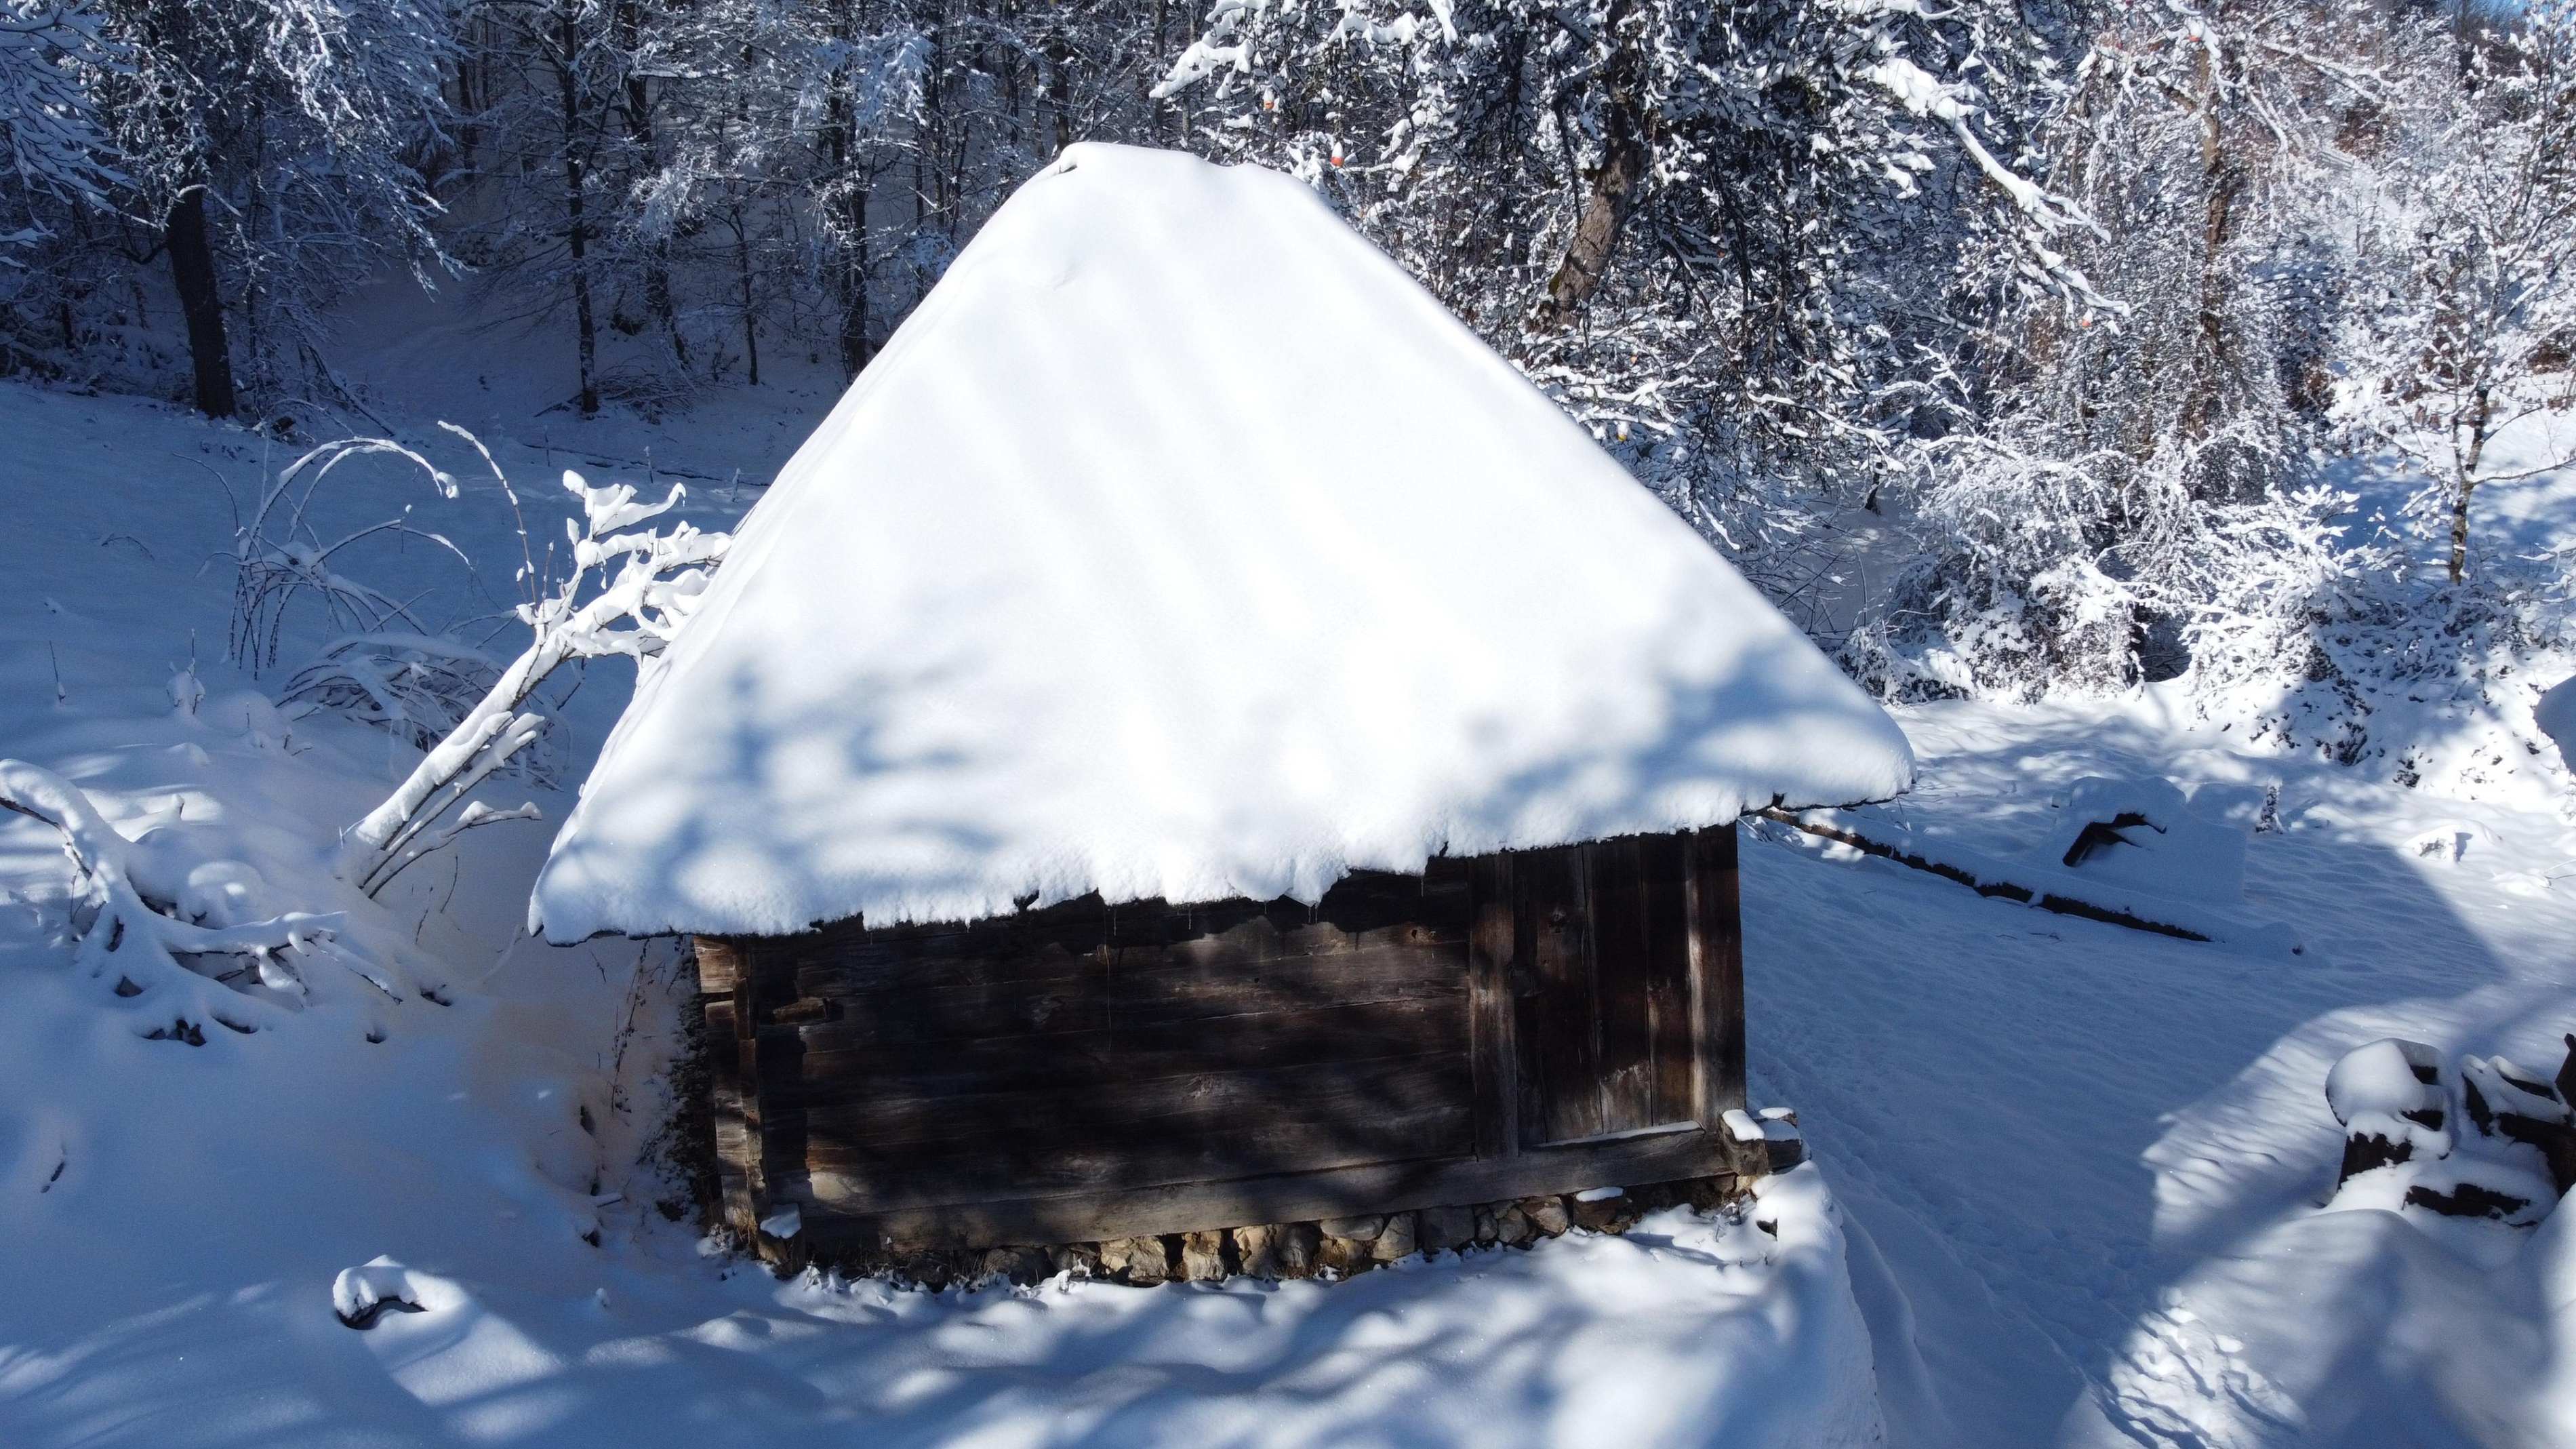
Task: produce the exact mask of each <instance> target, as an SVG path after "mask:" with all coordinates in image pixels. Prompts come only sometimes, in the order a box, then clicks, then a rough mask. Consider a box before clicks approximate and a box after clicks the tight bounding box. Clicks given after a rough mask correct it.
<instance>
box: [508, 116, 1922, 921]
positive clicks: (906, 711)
mask: <svg viewBox="0 0 2576 1449" xmlns="http://www.w3.org/2000/svg"><path fill="white" fill-rule="evenodd" d="M1911 772H1912V761H1911V758H1910V756H1909V755H1908V753H1907V751H1906V747H1905V742H1904V739H1903V737H1902V736H1901V735H1900V734H1899V733H1898V732H1897V730H1896V729H1895V727H1894V726H1893V725H1891V724H1890V723H1889V722H1888V720H1887V719H1886V717H1885V716H1884V715H1883V714H1882V713H1881V712H1880V711H1879V709H1878V708H1877V706H1875V705H1874V704H1872V703H1871V702H1870V701H1869V700H1868V698H1867V697H1865V696H1864V695H1863V694H1862V693H1861V692H1860V691H1859V690H1858V689H1857V688H1856V687H1855V686H1853V685H1852V684H1851V683H1850V681H1848V680H1847V679H1845V678H1844V677H1843V676H1842V674H1841V673H1840V672H1839V671H1838V670H1836V669H1835V668H1834V666H1833V665H1832V664H1831V663H1829V662H1828V661H1827V660H1826V659H1825V658H1824V656H1823V655H1822V654H1820V653H1819V652H1817V650H1816V649H1815V647H1814V646H1813V645H1811V644H1809V643H1808V642H1807V640H1806V638H1805V637H1804V636H1803V635H1801V634H1800V633H1799V632H1798V631H1797V630H1796V629H1795V628H1793V627H1792V626H1791V625H1790V624H1789V623H1788V622H1787V621H1786V620H1784V619H1783V618H1781V617H1780V615H1779V613H1778V612H1777V611H1775V610H1774V609H1773V608H1772V607H1771V605H1770V604H1769V603H1768V602H1766V601H1765V600H1764V599H1763V597H1762V596H1761V595H1760V594H1759V593H1758V592H1757V591H1756V590H1755V589H1754V588H1753V587H1752V586H1751V585H1749V584H1747V583H1746V582H1745V581H1744V580H1743V579H1742V578H1740V577H1739V576H1737V574H1736V573H1735V572H1734V570H1733V569H1732V568H1731V567H1730V566H1729V565H1728V564H1727V563H1726V562H1725V561H1724V560H1722V559H1721V558H1720V557H1719V556H1718V555H1717V553H1716V552H1715V551H1714V550H1712V549H1710V548H1709V547H1708V546H1707V545H1706V544H1705V543H1703V542H1702V541H1701V540H1700V538H1699V537H1698V536H1697V535H1696V534H1694V533H1693V532H1692V531H1691V529H1690V528H1689V526H1688V525H1686V524H1684V523H1683V522H1682V521H1681V520H1680V519H1679V518H1677V517H1675V516H1674V515H1673V514H1672V512H1671V511H1670V510H1668V509H1666V508H1665V507H1664V506H1663V505H1662V504H1661V503H1659V502H1657V501H1656V499H1655V498H1654V496H1653V495H1652V494H1650V493H1648V492H1647V491H1645V490H1644V489H1641V488H1639V487H1637V486H1636V484H1635V483H1634V482H1633V481H1631V480H1630V479H1629V477H1628V476H1627V474H1626V473H1624V472H1623V471H1621V469H1620V468H1619V466H1618V464H1617V463H1615V462H1614V461H1612V460H1611V458H1610V457H1609V456H1608V455H1607V454H1605V453H1603V452H1602V451H1601V449H1600V448H1599V447H1598V446H1597V445H1596V444H1594V443H1593V441H1592V440H1591V439H1590V438H1589V437H1587V436H1586V435H1585V434H1584V433H1583V431H1582V430H1581V429H1580V428H1578V427H1576V426H1575V425H1574V424H1573V423H1572V422H1570V421H1568V420H1567V418H1566V417H1565V415H1564V414H1563V412H1562V411H1560V410H1559V409H1558V408H1557V407H1556V405H1555V404H1554V403H1552V402H1550V401H1549V400H1548V399H1547V398H1546V397H1545V396H1544V395H1542V394H1541V393H1540V392H1539V391H1538V390H1537V389H1536V388H1534V387H1533V386H1531V385H1530V384H1529V383H1528V382H1527V381H1526V380H1524V379H1523V378H1522V377H1521V376H1520V375H1519V374H1518V373H1517V372H1515V371H1513V370H1512V368H1511V367H1510V366H1509V365H1508V364H1506V363H1505V362H1503V361H1502V360H1501V359H1500V358H1498V357H1496V356H1494V355H1493V354H1492V353H1491V352H1489V351H1488V350H1487V349H1486V348H1485V346H1484V345H1483V344H1482V343H1480V342H1479V341H1477V340H1476V338H1475V336H1474V334H1472V333H1470V332H1469V331H1468V330H1467V329H1466V327H1464V326H1463V325H1461V324H1460V323H1459V322H1458V321H1457V320H1456V319H1454V318H1453V317H1451V316H1450V315H1449V314H1448V313H1447V312H1446V311H1445V310H1443V309H1442V307H1441V306H1440V304H1439V302H1438V301H1437V300H1436V299H1434V298H1433V297H1432V296H1431V295H1430V294H1429V293H1428V292H1426V291H1424V290H1423V289H1422V288H1421V287H1420V286H1419V285H1418V284H1416V283H1415V282H1414V281H1413V280H1412V279H1411V278H1409V277H1407V276H1406V275H1405V273H1404V271H1403V270H1402V269H1401V268H1400V267H1398V266H1397V265H1396V264H1395V263H1394V262H1392V261H1390V260H1389V259H1387V258H1386V257H1385V256H1384V255H1382V254H1381V253H1379V252H1378V251H1377V250H1376V249H1375V248H1373V247H1371V246H1370V245H1369V244H1368V243H1367V242H1365V241H1363V240H1361V239H1360V238H1359V237H1358V236H1357V235H1356V234H1354V233H1353V232H1351V231H1350V230H1349V229H1348V228H1347V227H1346V226H1344V225H1343V224H1342V222H1341V221H1340V220H1338V219H1337V218H1335V217H1334V216H1333V215H1332V213H1331V212H1330V211H1329V210H1327V209H1326V207H1325V206H1324V204H1323V203H1322V202H1321V201H1320V200H1318V199H1317V198H1316V197H1315V195H1314V193H1313V192H1312V191H1311V190H1309V189H1308V188H1307V187H1305V186H1303V185H1301V184H1299V183H1297V182H1295V181H1292V180H1290V179H1289V178H1287V177H1284V176H1281V175H1278V174H1275V173H1272V172H1267V171H1262V170H1259V169H1257V168H1252V167H1232V168H1228V167H1217V166H1211V165H1209V164H1207V163H1205V162H1202V161H1198V160H1195V159H1192V158H1190V157H1188V156H1184V155H1179V154H1175V153H1167V152H1152V151H1139V150H1132V149H1128V148H1124V147H1114V146H1096V145H1079V146H1075V147H1073V148H1071V149H1070V150H1068V151H1067V152H1066V153H1065V155H1064V157H1063V159H1062V160H1061V161H1059V162H1058V163H1057V164H1056V165H1054V166H1053V167H1050V168H1049V169H1048V170H1047V171H1045V172H1043V173H1041V174H1040V175H1039V176H1038V177H1036V178H1035V179H1034V180H1032V181H1030V182H1029V183H1028V184H1027V185H1026V186H1024V187H1023V188H1021V190H1020V191H1019V192H1018V193H1017V194H1016V195H1014V196H1013V197H1012V198H1011V200H1010V201H1009V202H1008V203H1007V204H1005V205H1004V206H1003V207H1002V209H1001V210H1000V212H998V213H997V214H996V215H995V216H994V217H993V219H992V221H990V222H989V223H988V224H986V226H985V227H984V228H983V229H982V230H981V231H979V232H978V233H977V234H976V237H975V240H974V242H973V243H972V244H971V245H970V246H968V247H967V248H966V250H965V252H964V254H963V255H961V256H960V257H959V258H958V260H957V263H956V265H955V266H954V267H952V268H951V269H950V270H949V271H948V273H947V275H946V276H945V277H944V278H943V279H942V280H941V281H940V283H939V285H938V287H937V288H936V289H935V290H934V291H933V292H932V294H931V295H930V297H929V299H928V300H927V301H925V302H924V303H923V304H922V306H921V307H920V308H919V309H918V310H917V311H916V312H914V313H913V315H912V316H911V317H910V318H908V319H907V320H906V321H905V322H904V324H903V327H902V329H901V330H900V331H899V332H898V333H897V334H896V335H895V337H894V339H893V340H892V341H891V342H890V343H888V344H887V347H886V349H885V351H884V353H883V354H881V355H880V356H879V357H878V358H877V359H876V360H875V361H874V362H872V363H871V364H870V365H869V367H868V370H867V372H866V373H865V374H864V375H863V376H862V377H861V378H860V380H859V381H858V382H857V383H856V384H855V385H854V386H853V387H852V388H851V389H850V392H849V394H848V396H847V397H845V398H844V399H843V400H842V402H841V404H840V406H839V407H838V408H836V409H834V411H833V413H832V415H831V417H830V418H828V419H827V420H825V421H824V423H823V424H822V426H821V427H820V428H818V429H817V430H816V432H815V434H814V436H813V437H812V439H811V440H809V441H808V442H807V443H806V445H805V447H804V448H803V449H802V450H801V451H800V452H798V454H797V455H796V457H795V459H794V460H793V461H792V462H790V463H789V464H788V465H787V467H786V469H785V470H784V471H783V472H782V473H781V474H780V477H779V481H778V483H777V485H776V487H775V488H773V489H772V490H770V492H769V494H768V496H767V497H766V498H765V499H764V500H763V501H762V503H761V504H760V505H759V507H758V508H756V509H755V510H754V511H753V513H752V514H751V516H750V518H749V519H748V520H747V521H746V523H745V524H744V528H743V531H742V533H741V535H740V537H739V538H738V539H737V541H736V545H735V548H734V551H733V553H732V555H731V557H730V559H729V561H728V562H727V564H726V566H725V568H724V569H723V571H722V572H721V573H719V574H718V576H717V578H716V582H715V584H714V585H713V587H712V589H711V590H710V592H709V594H708V596H707V599H706V602H705V604H704V606H703V610H702V612H701V614H700V616H699V619H698V622H697V624H696V625H695V626H694V627H692V628H691V629H690V630H689V631H688V633H687V634H686V635H685V636H684V637H683V638H682V640H681V641H680V642H679V643H678V644H676V645H675V646H674V647H673V649H672V650H671V653H670V655H669V656H668V657H667V660H666V662H665V665H664V667H663V668H662V669H660V670H659V671H657V672H656V674H655V675H654V677H652V678H651V679H650V680H649V681H648V682H647V684H646V685H645V687H644V688H643V690H642V691H641V692H640V693H639V696H638V699H637V702H636V705H635V707H634V709H633V710H631V711H630V712H629V714H628V716H627V718H626V720H625V721H624V722H623V723H622V724H621V725H620V727H619V729H618V731H617V733H616V735H615V736H614V737H613V738H612V739H611V740H610V742H609V744H608V746H607V748H606V750H605V751H604V752H603V753H602V755H601V758H600V762H599V766H598V768H597V770H596V771H595V772H594V774H593V776H592V778H591V781H590V783H589V785H588V786H587V787H586V789H585V791H584V795H583V800H582V804H581V806H580V808H579V810H578V811H577V812H576V813H575V814H574V816H573V818H572V819H571V821H570V822H569V823H567V824H566V826H565V827H564V830H563V834H562V838H561V840H560V842H559V843H558V845H557V847H556V850H555V854H554V857H553V859H552V860H551V861H550V862H549V863H548V865H547V867H546V871H545V873H544V876H543V877H542V879H541V880H540V882H539V884H538V889H537V901H536V909H537V915H538V919H539V920H540V921H541V922H542V926H543V929H544V931H545V933H546V934H547V935H548V936H549V937H551V938H553V939H555V940H565V941H568V940H579V939H581V938H583V937H585V936H588V935H590V934H592V933H594V932H597V931H603V930H613V931H626V932H630V933H636V934H644V933H650V932H656V931H667V930H673V929H679V930H703V931H713V932H743V933H758V932H781V931H794V930H799V929H802V928H804V927H806V926H808V925H811V924H814V923H816V922H818V921H825V920H838V919H841V918H844V917H847V916H851V915H854V914H865V915H866V916H867V917H868V918H869V919H870V920H873V921H880V922H890V921H897V920H945V919H968V918H975V917H981V916H990V915H997V914H1004V913H1007V912H1008V911H1010V910H1011V909H1012V908H1013V906H1014V905H1015V904H1016V903H1020V902H1026V901H1029V900H1031V899H1034V900H1036V901H1038V902H1040V903H1046V902H1052V901H1057V900H1062V899H1066V898H1069V897H1072V896H1077V895H1081V894H1084V893H1086V892H1089V891H1092V890H1095V889H1096V890H1098V891H1100V892H1101V893H1102V894H1103V895H1104V896H1106V897H1107V898H1108V899H1109V900H1111V901H1113V902H1115V901H1123V900H1134V899H1139V898H1144V897H1157V896H1159V897H1162V898H1165V899H1169V900H1175V901H1205V900H1222V899H1226V898H1228V897H1233V896H1248V897H1251V898H1253V899H1256V900H1268V899H1271V898H1273V897H1277V896H1284V895H1293V896H1296V897H1298V898H1300V899H1304V900H1309V901H1311V900H1314V899H1317V898H1319V897H1320V896H1321V895H1322V894H1323V892H1324V890H1325V889H1326V888H1327V887H1328V886H1330V885H1331V884H1332V882H1333V881H1335V880H1336V879H1338V878H1340V876H1341V875H1342V874H1343V873H1344V872H1345V871H1346V870H1347V869H1350V868H1353V867H1370V868H1375V869H1381V870H1395V871H1418V870H1420V869H1421V866H1422V862H1423V861H1424V860H1425V859H1427V858H1428V857H1430V856H1431V855H1434V854H1437V853H1439V852H1440V851H1442V850H1443V849H1444V848H1445V849H1446V850H1447V851H1448V852H1449V853H1451V854H1454V855H1473V854H1481V853H1483V852H1486V851H1490V850H1495V849H1499V848H1504V847H1512V846H1540V845H1554V844H1561V843H1564V842H1567V841H1573V840H1587V839H1594V838H1599V837H1604V836H1611V835H1621V834H1634V833H1638V832H1653V831H1666V830H1674V829H1682V828H1694V827H1698V826H1702V825H1709V824H1714V823H1717V822H1720V821H1724V820H1730V819H1733V818H1734V817H1735V816H1736V815H1737V814H1738V813H1739V812H1741V811H1742V810H1743V809H1745V808H1746V807H1748V806H1751V805H1760V804H1767V803H1769V802H1770V801H1772V800H1773V799H1774V798H1775V797H1777V798H1785V799H1786V800H1788V801H1789V802H1790V803H1792V804H1840V803H1845V802H1851V801H1859V800H1877V799H1885V798H1886V797H1888V796H1890V795H1894V794H1896V793H1897V792H1899V791H1900V790H1902V789H1904V788H1905V786H1906V784H1907V782H1908V781H1909V779H1910V777H1911Z"/></svg>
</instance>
